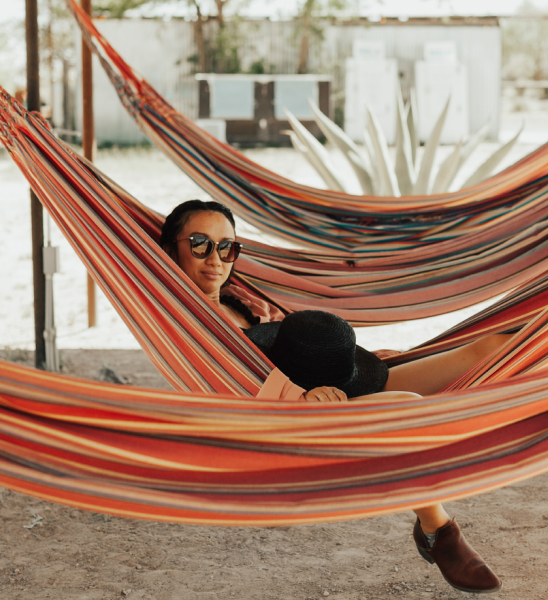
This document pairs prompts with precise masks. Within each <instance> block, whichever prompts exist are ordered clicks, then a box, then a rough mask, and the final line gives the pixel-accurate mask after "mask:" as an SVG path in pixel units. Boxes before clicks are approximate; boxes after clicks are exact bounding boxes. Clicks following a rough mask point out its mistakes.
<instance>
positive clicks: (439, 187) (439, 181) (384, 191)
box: [285, 89, 523, 196]
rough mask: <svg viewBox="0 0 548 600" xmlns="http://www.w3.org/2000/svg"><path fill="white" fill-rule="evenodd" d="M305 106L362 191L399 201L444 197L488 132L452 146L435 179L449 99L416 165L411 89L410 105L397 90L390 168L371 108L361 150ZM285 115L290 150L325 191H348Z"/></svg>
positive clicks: (483, 171)
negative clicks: (321, 182)
mask: <svg viewBox="0 0 548 600" xmlns="http://www.w3.org/2000/svg"><path fill="white" fill-rule="evenodd" d="M309 102H310V106H311V108H312V111H313V113H314V118H315V120H316V123H317V124H318V127H319V128H320V130H321V132H322V133H323V134H324V135H325V137H326V139H327V140H328V141H329V142H330V143H331V144H332V145H333V146H334V147H336V148H338V149H339V150H340V151H341V152H342V153H343V155H344V156H345V158H346V159H347V160H348V162H349V164H350V166H351V167H352V169H353V170H354V173H355V174H356V177H357V178H358V181H359V183H360V186H361V189H362V192H363V193H364V194H368V195H375V196H401V195H418V194H421V195H422V194H441V193H444V192H447V191H448V190H449V188H450V186H451V185H452V183H453V181H454V180H455V177H456V176H457V174H458V172H459V171H460V169H461V168H462V166H463V165H464V163H465V162H466V160H467V159H468V158H469V157H470V155H471V154H472V152H473V151H474V150H475V148H476V147H477V146H478V145H479V144H480V143H481V142H482V141H484V140H485V139H486V137H487V133H488V131H489V122H487V123H485V125H483V126H482V127H480V128H479V129H478V130H477V131H476V132H475V133H474V134H473V135H471V136H470V137H469V139H468V140H467V141H466V143H463V142H462V141H461V142H459V143H458V144H456V146H455V147H454V149H453V151H452V152H451V153H450V154H449V156H447V158H446V159H445V160H444V161H443V162H442V163H441V165H440V167H439V169H438V171H437V173H436V174H435V176H434V175H433V166H434V162H435V158H436V152H437V149H438V147H439V142H440V137H441V132H442V130H443V126H444V124H445V119H446V117H447V112H448V110H449V104H450V102H451V97H449V98H448V99H447V102H446V104H445V106H444V108H443V110H442V111H441V113H440V115H439V117H438V119H437V121H436V123H435V125H434V128H433V129H432V132H431V134H430V137H429V138H428V140H427V142H426V144H425V145H424V152H423V154H422V159H421V161H420V164H418V160H417V155H418V152H417V149H418V147H419V138H418V134H417V131H418V130H417V121H416V119H417V109H416V100H415V93H414V90H411V95H410V100H409V102H408V103H407V104H406V105H404V102H403V98H402V94H401V90H399V89H398V95H397V122H396V131H397V135H396V147H395V164H392V160H391V159H390V156H389V152H388V144H387V142H386V138H385V136H384V133H383V131H382V129H381V127H380V125H379V122H378V120H377V118H376V116H375V114H374V112H373V111H372V110H371V108H370V107H366V110H367V117H368V118H367V127H366V128H365V131H364V144H363V147H360V146H358V145H357V144H356V143H355V142H354V141H353V140H352V139H350V137H349V136H348V135H347V134H346V133H345V132H344V131H343V130H342V129H341V128H340V127H339V126H338V125H336V124H335V123H334V122H333V121H332V120H331V119H329V118H328V117H327V116H326V115H324V114H323V113H322V112H321V111H320V109H319V108H318V106H317V105H316V104H315V103H314V102H312V100H309ZM285 113H286V115H287V118H288V120H289V123H290V125H291V128H292V130H291V131H288V135H289V136H290V139H291V142H292V144H293V147H294V148H295V149H296V150H298V151H299V152H300V153H302V154H303V155H304V157H305V158H306V159H307V160H308V162H309V163H310V164H311V165H312V167H314V169H315V170H316V171H317V172H318V173H319V174H320V176H321V177H322V179H323V180H324V182H325V184H326V185H327V187H328V188H329V189H332V190H338V191H342V192H349V190H348V187H347V185H346V183H345V180H344V179H343V178H342V177H341V176H340V175H339V173H338V170H337V168H336V167H335V165H334V163H333V161H332V159H331V156H330V154H329V152H328V151H327V150H326V149H325V148H324V147H323V146H322V144H321V143H320V142H318V140H317V139H316V138H315V137H314V136H313V135H312V134H311V133H310V132H309V131H308V130H307V129H306V128H305V127H304V126H303V125H302V124H301V123H300V122H299V120H298V119H297V118H296V117H295V116H294V115H293V114H291V113H290V112H289V111H288V110H287V109H285ZM522 130H523V125H522V127H521V128H520V130H519V131H518V132H517V134H516V135H515V136H514V137H513V138H512V139H511V140H510V141H509V142H507V143H506V144H503V145H501V146H500V147H499V148H498V149H497V150H496V151H495V152H494V153H493V154H492V155H491V156H490V157H489V158H488V159H487V160H486V161H485V162H484V163H483V164H482V165H481V166H480V167H478V169H477V170H476V171H475V172H474V173H473V174H472V175H471V176H470V177H469V178H468V179H467V180H466V181H465V182H464V183H463V184H462V186H461V187H462V188H465V187H469V186H472V185H475V184H476V183H479V182H480V181H482V180H483V179H485V178H487V177H488V176H489V175H490V174H491V173H492V172H493V171H494V170H495V168H496V167H497V165H498V164H499V163H500V162H501V161H502V160H503V158H504V157H505V156H506V155H507V154H508V152H510V150H511V149H512V147H513V146H514V144H515V143H516V142H517V140H518V138H519V136H520V134H521V132H522Z"/></svg>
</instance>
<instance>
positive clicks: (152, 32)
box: [77, 20, 501, 144]
mask: <svg viewBox="0 0 548 600" xmlns="http://www.w3.org/2000/svg"><path fill="white" fill-rule="evenodd" d="M96 23H97V26H98V28H99V29H100V31H101V32H102V33H103V34H104V35H105V37H106V38H107V39H108V40H109V41H110V42H111V43H112V44H113V46H114V47H115V49H116V50H117V51H118V52H119V53H120V54H121V55H122V56H123V57H124V59H125V60H126V61H127V62H128V63H129V64H130V65H131V66H132V67H134V68H135V69H136V70H137V71H138V72H139V73H141V74H142V75H144V77H145V78H146V79H147V80H148V81H149V82H150V83H151V84H152V85H153V86H154V87H155V88H156V89H157V90H158V91H159V93H160V94H162V95H163V96H164V97H165V98H167V99H168V101H169V102H171V103H172V104H173V105H174V106H175V107H176V108H178V109H179V110H181V111H182V112H184V113H185V114H187V115H188V116H190V117H192V118H197V116H198V86H197V84H196V82H195V80H194V76H193V75H192V72H193V64H191V63H190V62H189V61H188V58H189V57H190V56H192V55H194V54H196V48H195V45H194V36H193V30H192V24H191V23H188V22H185V21H182V20H171V21H168V22H163V21H157V20H103V21H97V22H96ZM240 32H241V43H242V45H241V48H240V52H239V55H240V60H241V67H242V71H244V72H245V71H247V70H248V69H249V67H250V65H251V64H252V63H253V62H255V61H258V60H261V59H262V60H263V63H264V64H265V66H266V68H267V71H271V72H273V73H296V71H297V66H298V60H299V39H298V35H297V33H296V31H295V23H293V22H280V21H269V20H261V21H245V22H242V23H241V24H240ZM358 38H362V39H370V40H381V41H383V42H384V43H385V44H386V51H387V52H386V54H387V57H395V58H397V59H398V66H399V72H400V78H401V82H402V87H403V91H404V95H406V94H407V90H408V89H409V86H411V85H413V83H414V63H415V61H416V60H421V59H422V58H423V45H424V43H425V42H427V41H440V40H444V41H447V40H453V41H455V43H456V44H457V51H458V57H459V60H460V61H462V62H463V63H465V64H466V65H467V67H468V74H469V86H468V87H469V102H470V104H469V114H470V130H471V131H475V130H476V129H478V128H479V127H480V126H481V125H483V124H484V123H485V122H486V121H487V120H488V119H491V130H490V136H491V137H492V138H493V139H496V137H497V135H498V122H499V110H500V86H501V31H500V28H498V27H493V26H489V27H486V26H484V27H477V26H447V27H439V26H417V25H409V26H404V25H399V26H388V25H383V26H374V25H373V26H353V25H326V26H325V27H324V33H323V39H319V38H318V39H313V40H311V43H310V52H309V72H310V73H326V74H329V75H331V76H332V78H333V80H332V92H333V95H334V104H335V105H337V104H339V105H342V104H343V102H342V99H343V95H344V60H345V58H346V57H347V56H349V55H350V54H351V53H352V42H353V40H354V39H358ZM78 46H79V44H78V45H77V47H78ZM77 64H79V62H78V63H77ZM79 90H80V86H79V85H78V91H77V93H78V94H80V91H79ZM94 105H95V123H96V134H97V140H98V142H99V143H100V144H101V143H105V142H111V143H117V144H133V143H138V142H142V141H144V136H142V134H140V132H138V131H137V128H136V126H135V125H134V123H133V122H132V120H131V119H130V118H129V117H128V116H127V115H126V113H125V111H124V109H123V108H122V107H121V105H120V103H119V101H118V99H117V97H116V93H115V92H114V90H113V88H112V86H111V85H110V83H109V82H108V80H107V79H106V76H105V75H104V73H103V70H102V68H101V67H100V65H99V64H98V63H97V62H96V64H95V70H94ZM77 106H78V107H80V106H81V100H79V101H78V102H77ZM78 110H80V109H78ZM79 122H81V116H80V114H77V123H79Z"/></svg>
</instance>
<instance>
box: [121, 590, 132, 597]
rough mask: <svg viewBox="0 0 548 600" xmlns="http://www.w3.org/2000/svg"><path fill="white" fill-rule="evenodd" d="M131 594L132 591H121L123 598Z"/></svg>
mask: <svg viewBox="0 0 548 600" xmlns="http://www.w3.org/2000/svg"><path fill="white" fill-rule="evenodd" d="M131 592H132V590H122V594H124V596H129V595H130V594H131Z"/></svg>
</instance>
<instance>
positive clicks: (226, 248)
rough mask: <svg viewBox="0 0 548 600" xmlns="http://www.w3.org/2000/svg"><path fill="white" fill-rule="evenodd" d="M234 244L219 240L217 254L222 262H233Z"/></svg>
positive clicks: (234, 257)
mask: <svg viewBox="0 0 548 600" xmlns="http://www.w3.org/2000/svg"><path fill="white" fill-rule="evenodd" d="M234 244H235V242H228V241H227V242H221V243H220V244H219V256H220V258H221V260H222V261H224V262H234V261H235V260H236V256H235V255H234Z"/></svg>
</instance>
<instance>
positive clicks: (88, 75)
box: [80, 0, 97, 327]
mask: <svg viewBox="0 0 548 600" xmlns="http://www.w3.org/2000/svg"><path fill="white" fill-rule="evenodd" d="M80 4H81V6H82V8H83V9H84V10H85V12H86V13H87V14H88V15H90V16H91V12H92V9H91V0H81V1H80ZM82 149H83V151H84V156H85V158H87V159H88V160H90V161H92V162H93V160H94V159H95V131H94V126H93V71H92V64H91V50H90V49H89V48H88V46H87V44H86V42H85V40H84V38H83V37H82ZM95 291H96V290H95V282H94V281H93V279H92V277H91V275H90V274H89V273H88V327H94V326H95V325H96V324H97V304H96V294H95Z"/></svg>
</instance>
